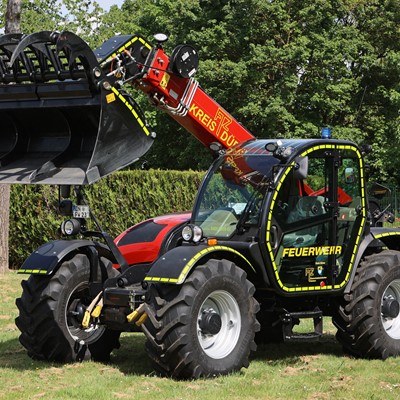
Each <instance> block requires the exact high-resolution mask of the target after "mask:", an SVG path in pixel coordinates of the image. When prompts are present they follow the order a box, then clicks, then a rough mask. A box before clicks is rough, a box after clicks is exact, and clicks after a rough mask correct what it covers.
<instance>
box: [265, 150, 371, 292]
mask: <svg viewBox="0 0 400 400" xmlns="http://www.w3.org/2000/svg"><path fill="white" fill-rule="evenodd" d="M324 149H333V150H353V151H354V152H355V153H356V155H357V157H358V162H359V166H360V181H361V188H360V190H361V204H362V213H363V214H362V220H361V224H360V228H359V230H358V232H357V238H356V241H355V245H354V248H353V252H352V255H351V259H350V262H349V267H348V270H347V273H346V276H345V278H344V280H343V281H342V282H341V283H340V284H338V285H326V286H322V287H321V286H303V287H295V288H289V287H287V286H285V285H284V284H283V282H282V281H281V279H280V277H279V271H278V267H277V265H276V262H275V257H274V252H273V249H272V246H271V243H270V232H271V224H272V210H273V209H274V205H275V202H276V199H277V197H278V192H279V189H280V188H281V186H282V183H283V181H284V180H285V178H286V176H287V175H288V173H289V172H290V170H291V168H292V167H293V165H294V162H293V163H292V164H290V165H289V166H288V167H287V169H286V171H285V172H284V174H283V176H282V179H281V180H280V182H279V183H278V185H277V187H276V190H275V192H274V194H273V197H272V201H271V207H270V211H269V213H268V217H267V234H266V240H267V250H268V254H269V257H270V260H271V263H272V267H273V269H274V273H275V278H276V281H277V283H278V285H279V287H280V288H281V289H282V290H283V291H285V292H307V291H318V290H329V289H340V288H342V287H343V286H345V285H346V283H347V282H348V280H349V279H350V273H351V270H352V267H353V264H354V262H355V257H356V254H357V248H358V245H359V243H360V240H361V237H362V233H363V230H364V224H365V220H366V203H365V199H366V195H365V185H364V171H363V167H364V164H363V159H362V156H361V153H360V152H359V150H358V149H357V148H356V147H354V146H352V145H338V144H326V145H318V146H313V147H311V148H309V149H307V150H305V151H304V152H303V153H301V154H300V156H301V157H305V156H306V155H308V154H309V153H311V152H313V151H316V150H324Z"/></svg>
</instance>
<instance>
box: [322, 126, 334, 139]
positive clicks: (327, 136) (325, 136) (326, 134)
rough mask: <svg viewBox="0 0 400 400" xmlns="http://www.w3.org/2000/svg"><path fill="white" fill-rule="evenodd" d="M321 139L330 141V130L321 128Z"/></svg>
mask: <svg viewBox="0 0 400 400" xmlns="http://www.w3.org/2000/svg"><path fill="white" fill-rule="evenodd" d="M321 137H322V139H330V138H331V137H332V131H331V128H328V127H324V128H322V132H321Z"/></svg>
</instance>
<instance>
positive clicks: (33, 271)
mask: <svg viewBox="0 0 400 400" xmlns="http://www.w3.org/2000/svg"><path fill="white" fill-rule="evenodd" d="M47 272H48V271H47V269H22V268H20V269H19V270H18V271H17V274H41V275H45V274H47Z"/></svg>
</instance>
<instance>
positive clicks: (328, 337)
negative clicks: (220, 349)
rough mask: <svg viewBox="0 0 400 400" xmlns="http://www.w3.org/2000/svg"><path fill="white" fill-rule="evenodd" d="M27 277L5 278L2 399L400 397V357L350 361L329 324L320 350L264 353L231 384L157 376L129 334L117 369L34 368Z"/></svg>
mask: <svg viewBox="0 0 400 400" xmlns="http://www.w3.org/2000/svg"><path fill="white" fill-rule="evenodd" d="M26 278H27V277H26V276H22V275H17V274H16V273H14V272H9V273H6V274H4V275H0V289H1V292H2V300H1V302H0V399H4V400H6V399H7V400H8V399H15V400H20V399H46V400H52V399H79V400H86V399H96V400H102V399H107V400H108V399H112V398H114V399H138V400H139V399H140V400H147V399H148V400H150V399H151V400H164V399H176V400H178V399H182V400H190V399H206V400H207V399H210V400H211V399H213V400H215V399H218V400H223V399H229V400H239V399H240V400H242V399H271V400H272V399H274V400H280V399H282V400H286V399H296V400H297V399H306V400H326V399H335V400H339V399H346V400H352V399H360V400H368V399H385V400H391V399H393V400H395V399H399V398H400V358H398V359H388V360H386V361H375V360H374V361H367V360H357V359H353V358H349V357H347V356H345V355H344V354H343V353H342V350H341V346H340V345H339V344H338V343H337V342H336V340H335V337H334V334H335V330H334V328H333V326H332V324H331V323H330V321H329V320H328V319H326V321H324V322H325V333H324V336H323V338H322V340H321V341H320V342H318V343H306V344H296V343H291V344H279V345H277V344H274V345H264V346H260V347H259V349H258V350H257V352H256V353H254V355H253V356H252V360H251V364H250V367H249V368H248V369H243V370H242V371H241V372H240V373H237V374H233V375H231V376H227V377H220V378H215V379H208V380H207V379H202V380H197V381H189V382H188V381H186V382H177V381H173V380H171V379H165V378H159V377H156V376H155V375H154V374H153V372H152V369H151V365H150V363H149V361H148V360H147V356H146V353H145V350H144V342H145V340H144V336H143V335H141V334H124V335H123V336H122V339H121V348H120V349H119V350H117V351H115V352H114V353H113V356H112V362H111V363H110V364H101V363H95V362H84V363H76V364H65V365H63V364H54V363H46V362H39V361H33V360H32V359H30V358H29V357H28V355H27V353H26V352H25V350H24V348H23V347H22V346H21V345H20V344H19V341H18V335H19V332H18V329H17V328H16V326H15V324H14V319H15V317H16V316H17V308H16V306H15V299H16V298H17V297H19V296H20V293H21V289H20V281H21V280H22V279H26Z"/></svg>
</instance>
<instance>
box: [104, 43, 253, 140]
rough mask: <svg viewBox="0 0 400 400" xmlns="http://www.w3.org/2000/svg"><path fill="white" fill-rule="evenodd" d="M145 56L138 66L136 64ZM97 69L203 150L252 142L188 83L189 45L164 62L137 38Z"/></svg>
mask: <svg viewBox="0 0 400 400" xmlns="http://www.w3.org/2000/svg"><path fill="white" fill-rule="evenodd" d="M136 38H137V39H136ZM135 39H136V40H135ZM114 40H115V38H112V39H110V40H109V41H107V42H105V43H104V44H103V45H102V47H101V50H100V51H98V50H97V56H98V57H99V55H101V53H102V52H104V51H105V52H106V53H107V50H106V49H109V48H110V47H112V46H113V45H114ZM132 40H134V42H133V43H132ZM134 43H137V45H136V46H135V45H134ZM144 49H147V51H146V50H144ZM146 53H148V55H147V57H146V59H145V60H144V62H143V63H141V62H138V60H140V59H143V58H144V57H143V56H144V55H146ZM100 57H101V56H100ZM102 65H103V68H106V69H107V67H109V71H108V72H107V71H106V72H107V74H117V75H118V74H119V75H121V76H124V78H125V81H126V82H129V83H130V84H131V85H133V86H135V87H136V88H137V89H139V90H141V91H143V92H144V93H146V94H147V95H148V96H149V98H150V100H151V102H152V103H153V104H154V105H155V106H156V107H158V108H159V109H162V110H163V111H165V112H167V113H168V114H169V115H170V116H171V117H172V118H174V119H175V120H176V121H177V122H178V123H179V124H181V125H182V126H183V127H184V128H186V129H187V130H188V131H189V132H190V133H191V134H192V135H194V136H195V137H196V138H197V139H198V140H199V141H200V142H201V143H203V145H204V146H206V147H207V148H209V146H210V144H211V143H214V142H217V143H220V145H221V146H222V148H229V147H232V146H234V145H235V144H237V143H241V142H244V141H247V140H249V139H254V136H253V135H252V134H251V133H250V132H249V131H247V130H246V129H245V128H244V127H243V126H242V125H241V124H239V123H238V122H237V121H236V120H235V119H234V118H233V117H232V116H231V115H230V114H229V113H228V112H227V111H226V110H224V109H223V108H222V107H221V106H220V105H219V104H218V103H216V102H215V101H214V100H213V99H212V98H211V97H210V96H209V95H207V94H206V93H205V92H204V91H203V90H202V89H201V88H200V87H199V84H198V82H197V81H196V80H195V79H194V78H193V76H194V74H195V73H196V72H197V66H198V55H197V52H196V50H195V49H194V48H193V47H191V46H189V45H179V46H177V47H176V48H175V49H174V50H173V52H172V55H171V58H169V57H168V56H167V55H166V54H165V52H164V50H163V48H162V44H161V43H159V44H158V45H157V46H155V47H151V46H150V45H149V44H148V43H147V42H145V41H144V40H143V39H142V38H138V37H135V36H132V37H131V38H129V39H127V41H126V43H124V44H122V45H121V46H120V47H119V48H118V50H117V51H116V52H115V53H113V54H112V55H111V56H110V57H108V58H107V60H106V61H105V62H103V64H102ZM132 67H133V70H132V71H131V70H130V68H132Z"/></svg>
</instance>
